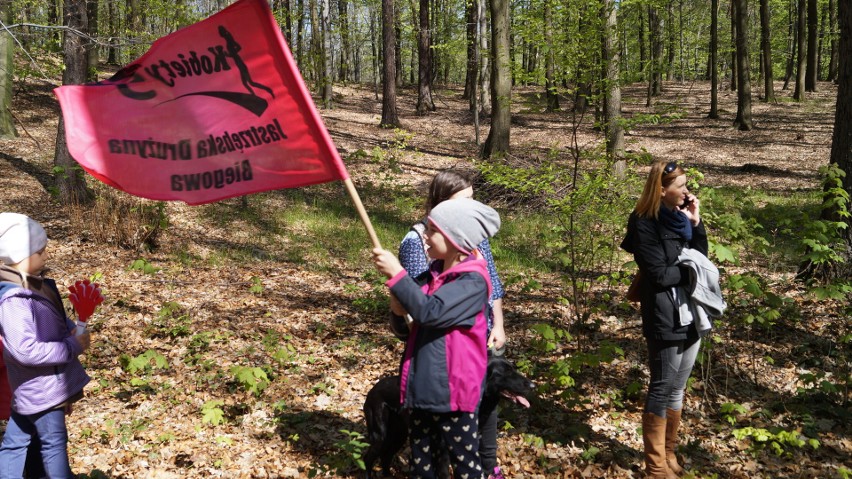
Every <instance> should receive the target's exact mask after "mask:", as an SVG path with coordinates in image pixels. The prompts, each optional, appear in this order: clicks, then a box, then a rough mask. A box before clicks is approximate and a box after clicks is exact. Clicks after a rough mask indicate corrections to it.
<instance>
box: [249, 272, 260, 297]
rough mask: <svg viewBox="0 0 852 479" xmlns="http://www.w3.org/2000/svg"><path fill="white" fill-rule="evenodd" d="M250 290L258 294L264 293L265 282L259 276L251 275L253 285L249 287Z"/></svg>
mask: <svg viewBox="0 0 852 479" xmlns="http://www.w3.org/2000/svg"><path fill="white" fill-rule="evenodd" d="M249 292H250V293H252V294H257V295H260V294H261V293H263V282H262V281H261V280H260V278H258V277H257V276H252V277H251V286H250V287H249Z"/></svg>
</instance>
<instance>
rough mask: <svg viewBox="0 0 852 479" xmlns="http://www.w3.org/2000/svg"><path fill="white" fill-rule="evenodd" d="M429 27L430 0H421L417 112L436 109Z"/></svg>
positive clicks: (418, 32)
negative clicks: (433, 92)
mask: <svg viewBox="0 0 852 479" xmlns="http://www.w3.org/2000/svg"><path fill="white" fill-rule="evenodd" d="M430 36H431V35H430V28H429V0H420V24H419V25H418V31H417V58H418V62H417V114H418V115H425V114H426V113H427V112H430V111H435V102H433V101H432V61H431V60H432V56H431V51H430V50H431V44H430Z"/></svg>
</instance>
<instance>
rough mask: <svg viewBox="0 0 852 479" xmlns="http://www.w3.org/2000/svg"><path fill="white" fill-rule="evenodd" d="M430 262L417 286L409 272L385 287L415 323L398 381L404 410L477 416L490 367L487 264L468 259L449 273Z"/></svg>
mask: <svg viewBox="0 0 852 479" xmlns="http://www.w3.org/2000/svg"><path fill="white" fill-rule="evenodd" d="M442 266H443V263H442V262H441V261H435V262H433V263H432V267H431V269H430V270H429V272H428V273H424V274H423V275H422V276H420V277H418V279H428V282H426V283H425V284H422V285H421V284H418V283H417V282H416V281H415V280H414V279H412V278H411V276H409V275H408V274H406V273H405V272H402V273H400V274H398V275H397V276H395V277H393V278H391V279H390V280H389V281H388V282H387V285H388V287H390V289H391V291H392V292H393V294H394V295H395V296H396V297H397V298H398V299H399V301H400V303H402V305H403V306H404V307H405V309H406V311H408V313H409V314H410V315H411V317H412V318H414V323H412V325H411V334H409V336H408V344H407V346H406V348H405V359H404V361H403V364H402V372H401V376H400V400H401V402H402V404H403V406H405V407H406V408H413V409H423V410H427V411H432V412H454V411H460V412H475V411H477V409H478V407H479V401H480V399H481V398H482V391H483V385H484V382H485V370H486V367H487V362H488V359H487V357H488V356H487V349H486V346H485V339H486V338H485V329H486V318H485V315H486V314H487V310H488V297H489V296H490V295H491V282H490V280H489V278H488V267H487V264H486V262H485V260H482V259H476V258H474V257H473V256H470V257H469V259H467V260H465V261H463V262H461V263H459V264H457V265H456V266H454V267H452V268H450V269H449V270H447V271H444V272H441V271H440V269H441V267H442Z"/></svg>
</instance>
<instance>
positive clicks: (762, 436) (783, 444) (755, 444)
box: [733, 426, 820, 457]
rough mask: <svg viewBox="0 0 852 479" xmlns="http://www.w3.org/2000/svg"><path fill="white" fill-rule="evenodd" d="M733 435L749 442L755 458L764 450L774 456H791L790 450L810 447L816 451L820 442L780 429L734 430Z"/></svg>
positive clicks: (745, 428) (748, 428)
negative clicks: (767, 450)
mask: <svg viewBox="0 0 852 479" xmlns="http://www.w3.org/2000/svg"><path fill="white" fill-rule="evenodd" d="M733 435H734V437H735V438H737V439H738V440H740V441H744V440H749V441H750V443H751V445H750V447H749V450H750V452H751V453H752V455H754V456H757V455H758V454H759V453H760V452H762V451H764V450H765V449H767V448H768V449H769V450H770V451H771V452H772V453H773V454H775V455H776V456H787V457H789V456H791V455H792V450H794V449H801V448H803V447H805V446H810V447H811V448H812V449H818V448H819V446H820V442H819V440H817V439H812V438H808V437H805V436H804V435H802V434H801V433H799V432H798V431H795V430H794V431H786V430H784V429H781V428H772V429H771V430H769V429H763V428H755V427H750V426H749V427H744V428H741V429H734V431H733Z"/></svg>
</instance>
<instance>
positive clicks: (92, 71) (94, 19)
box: [86, 0, 100, 82]
mask: <svg viewBox="0 0 852 479" xmlns="http://www.w3.org/2000/svg"><path fill="white" fill-rule="evenodd" d="M86 19H87V20H88V29H89V30H88V31H89V33H90V34H91V35H92V36H94V37H96V36H98V34H99V33H100V32H99V31H98V0H87V1H86ZM86 56H87V57H88V65H86V66H87V69H86V81H87V82H95V81H98V63H99V62H100V58H98V44H97V43H95V42H86Z"/></svg>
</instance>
